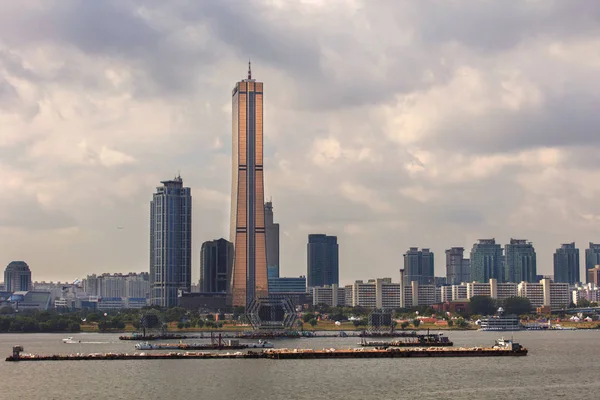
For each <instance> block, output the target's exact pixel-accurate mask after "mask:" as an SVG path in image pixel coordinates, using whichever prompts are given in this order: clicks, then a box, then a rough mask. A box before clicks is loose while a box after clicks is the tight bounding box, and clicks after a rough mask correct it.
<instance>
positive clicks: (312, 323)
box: [308, 318, 318, 328]
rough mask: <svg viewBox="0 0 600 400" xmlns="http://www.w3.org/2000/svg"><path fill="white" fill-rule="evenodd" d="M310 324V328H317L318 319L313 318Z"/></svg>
mask: <svg viewBox="0 0 600 400" xmlns="http://www.w3.org/2000/svg"><path fill="white" fill-rule="evenodd" d="M308 323H309V324H310V326H312V327H313V328H314V327H315V326H317V323H318V322H317V319H316V318H313V319H311V320H310V321H308Z"/></svg>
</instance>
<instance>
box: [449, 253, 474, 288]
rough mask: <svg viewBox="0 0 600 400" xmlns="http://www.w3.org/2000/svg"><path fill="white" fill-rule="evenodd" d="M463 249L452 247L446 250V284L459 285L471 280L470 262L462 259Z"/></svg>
mask: <svg viewBox="0 0 600 400" xmlns="http://www.w3.org/2000/svg"><path fill="white" fill-rule="evenodd" d="M464 251H465V249H464V248H463V247H452V248H450V249H448V250H446V283H447V284H448V285H460V284H461V283H462V282H469V281H470V280H471V273H470V262H469V259H465V258H464Z"/></svg>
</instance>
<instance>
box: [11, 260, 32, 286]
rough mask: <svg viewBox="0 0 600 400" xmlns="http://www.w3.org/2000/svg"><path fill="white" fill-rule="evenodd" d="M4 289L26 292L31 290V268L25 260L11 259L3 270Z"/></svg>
mask: <svg viewBox="0 0 600 400" xmlns="http://www.w3.org/2000/svg"><path fill="white" fill-rule="evenodd" d="M4 290H6V291H7V292H26V291H28V290H33V287H32V285H31V270H30V269H29V265H27V263H26V262H25V261H12V262H11V263H10V264H8V265H7V266H6V269H5V270H4Z"/></svg>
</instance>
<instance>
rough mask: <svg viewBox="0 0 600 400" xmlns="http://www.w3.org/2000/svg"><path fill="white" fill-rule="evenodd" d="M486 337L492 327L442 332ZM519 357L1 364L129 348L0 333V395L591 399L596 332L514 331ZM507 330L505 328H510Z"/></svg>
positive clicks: (481, 340) (485, 341) (310, 344)
mask: <svg viewBox="0 0 600 400" xmlns="http://www.w3.org/2000/svg"><path fill="white" fill-rule="evenodd" d="M447 334H448V336H449V337H450V339H451V340H452V341H454V343H455V345H456V346H475V345H479V346H487V345H490V344H492V343H493V341H494V339H496V338H497V337H498V334H497V333H494V332H448V333H447ZM512 335H514V339H515V340H516V341H519V342H520V343H521V344H523V345H524V346H526V347H527V348H528V349H529V351H530V353H529V356H527V357H514V358H513V357H511V358H503V357H501V358H485V359H481V358H449V359H442V358H436V359H366V360H293V361H279V362H273V361H271V360H246V361H244V360H240V361H237V360H229V361H220V360H215V361H208V362H207V361H202V360H151V361H144V360H141V361H97V362H93V363H89V362H68V361H67V362H52V363H16V364H15V363H7V362H4V361H3V360H4V358H5V357H6V356H7V355H9V354H10V352H11V349H12V345H14V344H21V345H23V346H24V347H25V352H30V353H45V354H48V353H77V352H82V353H91V352H110V351H112V352H133V351H134V349H133V345H134V343H135V342H123V341H119V340H118V336H119V335H118V334H95V333H87V334H74V335H72V336H74V337H75V338H76V339H77V340H81V341H82V342H94V343H81V344H63V343H62V342H61V340H62V338H63V337H66V336H67V335H61V334H28V335H22V334H21V335H19V334H3V335H1V336H0V356H1V357H2V361H0V382H2V383H1V386H2V389H1V391H0V393H1V395H0V398H6V399H11V398H30V399H65V398H85V399H138V398H146V399H190V398H201V399H231V400H235V399H244V400H253V399H257V400H258V399H265V400H271V399H272V400H279V399H286V398H290V399H347V400H355V399H356V400H359V399H360V400H364V399H372V398H373V399H374V398H377V399H414V398H418V399H447V398H452V399H503V400H506V399H511V400H513V399H532V400H537V399H554V398H567V399H596V398H598V393H599V392H600V380H598V379H597V374H598V366H599V363H600V356H598V355H596V347H597V344H598V340H599V339H600V332H598V331H555V332H515V333H514V334H512ZM509 336H511V334H510V333H509V334H507V335H505V337H509ZM274 343H275V345H276V347H279V348H281V347H288V348H293V347H301V348H330V347H338V348H340V347H357V345H356V344H357V338H316V339H315V338H313V339H283V340H275V341H274Z"/></svg>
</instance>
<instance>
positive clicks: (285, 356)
mask: <svg viewBox="0 0 600 400" xmlns="http://www.w3.org/2000/svg"><path fill="white" fill-rule="evenodd" d="M22 352H23V347H22V346H14V347H13V354H12V355H11V356H9V357H7V358H6V361H11V362H16V361H83V360H165V359H213V360H214V359H220V360H225V359H269V360H309V359H333V358H407V357H513V356H526V355H527V353H528V351H527V349H526V348H525V347H523V346H521V345H520V344H518V343H514V342H512V341H510V340H504V339H499V340H497V341H496V344H495V345H494V346H492V347H468V348H465V347H453V348H440V347H413V348H405V349H402V348H380V347H376V348H372V349H366V348H358V349H323V350H311V349H268V350H264V351H248V352H246V353H244V352H241V351H238V352H234V353H229V352H227V353H216V352H170V353H161V354H157V353H133V354H129V353H92V354H81V353H76V354H66V355H60V354H54V355H37V354H21V353H22Z"/></svg>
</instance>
